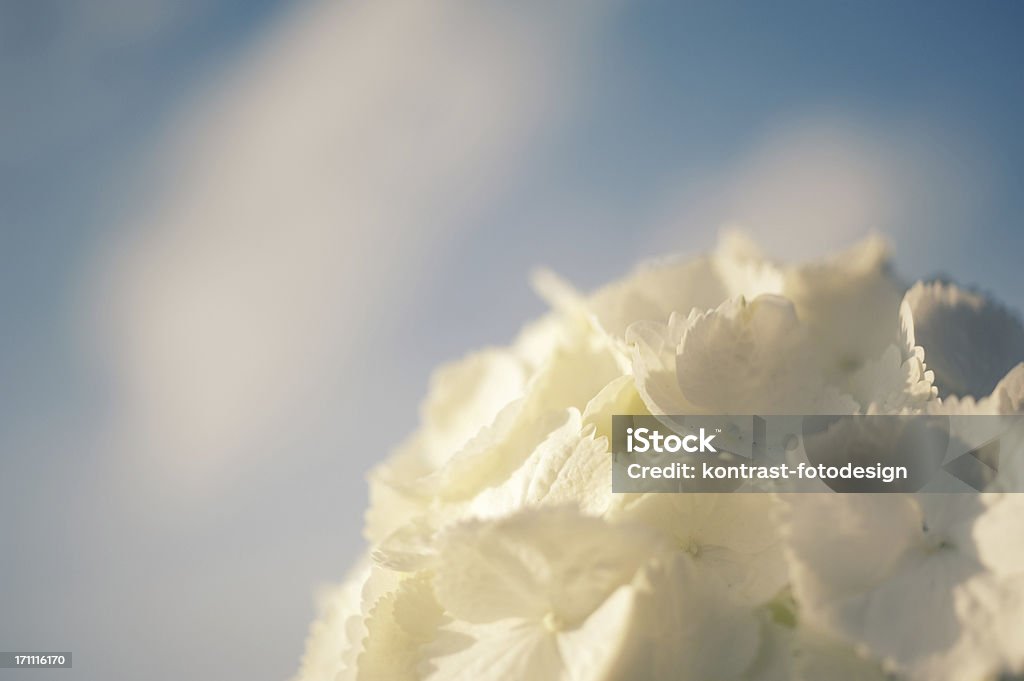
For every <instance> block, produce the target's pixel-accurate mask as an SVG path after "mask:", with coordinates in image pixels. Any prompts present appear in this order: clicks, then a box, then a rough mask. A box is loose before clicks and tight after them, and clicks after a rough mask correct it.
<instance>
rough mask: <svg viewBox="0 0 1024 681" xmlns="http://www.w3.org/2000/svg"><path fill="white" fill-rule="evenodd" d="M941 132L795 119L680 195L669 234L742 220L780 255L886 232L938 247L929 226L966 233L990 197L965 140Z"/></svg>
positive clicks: (839, 118) (670, 206)
mask: <svg viewBox="0 0 1024 681" xmlns="http://www.w3.org/2000/svg"><path fill="white" fill-rule="evenodd" d="M937 135H938V133H937V132H936V131H933V130H929V129H927V128H926V127H925V126H923V125H915V124H914V123H908V122H893V121H889V122H881V121H875V122H865V121H863V120H856V119H854V118H851V117H849V116H845V115H838V114H821V115H810V116H798V117H793V118H791V119H789V120H788V122H787V123H786V124H785V125H783V126H779V127H777V128H775V129H773V130H772V131H771V132H770V133H768V134H767V135H765V136H764V137H763V138H762V139H761V141H760V142H759V143H758V144H755V145H753V147H751V148H750V149H749V150H747V151H746V152H745V153H744V154H742V155H740V156H739V157H738V158H736V159H734V160H733V161H732V162H728V163H724V164H721V165H720V166H718V168H717V170H712V171H711V172H710V173H708V174H704V175H702V176H701V177H700V178H699V179H697V180H696V181H692V182H688V183H687V184H686V186H687V189H686V190H685V191H683V192H681V193H679V194H676V195H674V196H672V197H671V198H670V200H669V201H668V202H667V203H666V210H665V212H664V214H663V218H662V219H663V221H664V223H665V225H666V227H665V229H664V232H663V234H664V235H671V234H673V233H676V234H678V230H679V227H680V225H683V226H692V227H694V228H699V229H702V230H703V229H706V228H707V227H708V226H709V225H717V226H723V225H738V226H741V227H742V228H743V229H744V230H746V231H748V232H750V233H752V234H753V235H754V236H755V237H756V238H757V240H758V241H759V242H760V243H762V244H763V245H764V247H765V249H766V250H767V251H768V252H770V253H771V254H772V255H775V256H785V257H788V258H794V257H795V258H809V257H814V256H818V255H821V254H823V253H826V252H828V251H829V250H832V249H834V248H836V247H837V246H839V245H843V244H847V243H850V242H852V241H854V240H855V239H857V238H859V237H861V236H863V235H865V234H867V233H869V232H884V233H886V234H887V235H889V236H890V237H892V238H893V239H894V240H896V241H897V242H900V245H901V246H902V247H903V248H901V251H903V252H904V255H907V254H908V253H909V255H910V256H911V258H913V256H914V251H915V250H917V248H918V247H920V246H922V245H923V246H924V247H926V248H928V247H930V248H934V244H932V245H929V244H928V243H927V240H926V238H925V237H927V236H928V235H929V234H931V233H935V232H939V233H942V234H943V235H944V238H945V241H946V242H949V240H950V237H956V236H958V235H961V236H962V235H966V234H968V233H969V229H968V226H969V225H970V223H971V220H970V218H971V217H972V216H974V215H976V213H977V207H978V203H979V201H981V200H982V198H981V197H983V195H984V192H983V191H982V190H983V187H984V179H983V177H981V175H982V172H981V171H980V169H979V168H980V162H979V161H980V159H978V158H975V157H974V155H972V154H971V153H970V152H969V149H968V148H967V146H966V144H965V142H964V140H962V139H956V138H955V136H953V135H951V134H944V135H941V136H940V137H941V139H936V136H937ZM662 240H663V241H670V239H665V238H663V239H662ZM943 255H948V254H945V253H944V254H943ZM935 259H936V258H935V253H934V250H933V252H932V254H931V257H929V258H927V260H929V261H932V262H933V261H934V260H935ZM947 259H948V258H947ZM914 265H917V263H916V262H912V263H911V269H914Z"/></svg>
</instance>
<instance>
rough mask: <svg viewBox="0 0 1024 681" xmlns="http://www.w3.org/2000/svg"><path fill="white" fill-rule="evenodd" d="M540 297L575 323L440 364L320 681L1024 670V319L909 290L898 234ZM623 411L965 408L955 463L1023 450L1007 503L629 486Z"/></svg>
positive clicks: (951, 291) (1006, 466)
mask: <svg viewBox="0 0 1024 681" xmlns="http://www.w3.org/2000/svg"><path fill="white" fill-rule="evenodd" d="M536 285H537V288H538V289H539V291H540V293H541V294H542V295H543V297H545V298H546V299H547V300H548V301H549V302H550V303H551V306H552V308H553V309H552V311H551V312H550V313H548V314H547V315H545V316H544V317H543V318H542V319H540V320H538V321H536V322H534V323H532V324H530V325H528V326H527V327H526V328H525V329H524V331H523V332H522V333H521V334H520V335H519V337H518V338H517V339H516V340H515V341H514V342H513V343H512V344H511V345H510V346H508V347H505V348H490V349H486V350H483V351H481V352H477V353H474V354H471V355H469V356H467V357H466V358H465V359H463V360H461V361H459V362H455V363H452V364H450V365H446V366H444V367H442V368H441V369H440V370H439V371H437V372H436V373H435V374H434V377H433V378H432V380H431V385H430V393H429V395H428V397H427V399H426V400H425V401H424V403H423V407H422V410H421V415H420V416H421V423H420V427H419V428H418V429H417V430H416V432H415V433H413V434H412V435H411V436H410V437H409V438H408V439H407V440H406V441H405V443H404V444H403V445H402V446H401V447H400V448H399V450H398V451H397V452H396V453H395V454H393V455H392V456H391V457H390V458H389V459H387V460H386V461H384V462H383V463H382V464H380V465H379V466H378V467H377V468H376V469H375V470H374V472H373V473H372V474H371V476H370V494H371V503H370V508H369V510H368V512H367V519H366V531H365V534H366V537H367V539H368V540H369V542H370V544H371V546H370V548H369V552H368V554H369V557H370V560H364V563H363V564H361V565H360V567H359V568H358V569H357V570H355V571H354V572H353V573H352V575H351V576H350V577H349V578H348V580H346V582H345V583H344V584H343V585H342V586H340V587H337V588H336V589H334V590H332V591H330V592H328V594H327V596H326V600H325V602H324V603H323V605H322V608H321V615H320V616H319V619H318V621H317V622H316V623H314V625H313V627H312V628H311V630H310V636H309V638H308V640H307V646H306V654H305V655H304V656H303V660H302V664H301V668H300V671H299V674H298V676H297V677H296V681H367V680H370V681H373V680H379V681H385V680H386V681H405V680H408V681H414V680H415V681H420V680H423V679H429V680H431V681H449V680H451V679H465V680H467V681H469V680H472V681H478V680H480V681H498V680H502V681H504V680H510V681H515V680H518V679H528V680H531V681H532V680H533V679H540V680H549V679H551V680H563V679H564V680H566V681H590V680H591V679H592V680H594V681H598V680H602V681H605V680H607V681H617V680H619V679H622V680H628V681H662V680H664V681H726V680H730V679H736V680H737V681H739V680H743V681H782V680H784V679H793V680H797V681H823V680H829V681H831V680H832V679H836V680H843V681H845V680H850V679H858V680H860V679H862V680H864V681H876V680H880V679H882V678H889V679H891V678H900V679H912V680H914V681H917V680H921V681H924V680H927V681H947V680H949V681H989V680H991V679H993V678H996V677H998V676H999V675H1002V674H1008V673H1009V674H1024V549H1022V543H1021V541H1020V538H1021V537H1024V501H1021V499H1020V496H1021V495H1019V494H1013V493H1009V491H1010V490H1016V489H1024V427H1018V428H1017V429H1016V430H1014V429H1010V430H1009V431H1008V432H1003V431H1004V430H1006V429H1005V428H1004V426H1005V425H1006V424H1008V423H1009V424H1016V423H1017V422H1016V421H1010V420H1008V419H1009V418H1012V417H1014V416H1016V415H1021V414H1022V413H1024V329H1022V327H1021V325H1020V323H1019V321H1018V320H1017V319H1016V318H1015V317H1014V316H1013V315H1012V314H1011V313H1009V312H1007V311H1006V310H1005V309H1004V308H1002V307H1000V306H998V305H996V304H994V303H992V302H990V301H988V300H987V299H985V298H984V297H983V296H981V295H979V294H977V293H973V292H969V291H964V290H962V289H959V288H957V287H956V286H955V285H952V284H945V283H941V284H917V285H915V286H913V287H911V289H910V290H909V291H906V286H905V285H903V284H902V283H901V282H900V281H899V280H898V279H897V278H896V277H895V276H894V275H893V273H892V272H891V268H890V266H889V263H888V255H887V251H886V248H885V246H884V244H883V243H882V241H881V240H880V239H878V238H870V239H867V240H865V241H864V242H862V243H860V244H858V245H856V246H854V247H853V248H850V249H848V250H847V251H845V252H843V253H841V254H838V255H837V256H835V257H832V258H829V259H826V260H823V261H820V262H813V263H808V264H797V265H788V264H783V263H777V262H773V261H770V260H768V259H767V258H765V257H763V256H762V255H761V253H760V252H759V251H758V249H757V248H756V247H755V246H754V245H753V244H752V243H750V242H749V240H747V239H745V238H744V237H743V236H741V235H738V234H728V235H726V236H724V237H723V239H722V240H721V243H720V244H719V246H718V248H717V249H716V251H715V252H714V253H712V254H710V255H707V256H704V257H697V258H693V259H679V258H668V259H663V260H660V261H657V262H654V263H649V264H646V265H644V266H641V267H639V268H638V269H637V270H635V271H634V272H633V273H632V274H631V275H629V276H628V277H626V278H624V279H622V280H620V281H617V282H613V283H611V284H609V285H607V286H604V287H602V288H601V289H599V290H598V291H596V292H595V293H593V294H589V295H586V294H582V293H579V292H577V291H575V290H573V289H572V287H571V286H569V285H568V284H566V283H564V282H562V281H560V280H559V279H558V278H557V277H555V276H554V275H551V274H541V275H538V277H537V278H536ZM615 414H633V415H638V416H651V415H654V416H656V417H658V418H661V419H663V420H664V419H666V417H667V416H671V415H675V414H678V415H699V414H705V415H723V416H729V415H737V416H745V415H750V414H760V415H771V414H791V415H797V414H914V415H929V416H931V417H946V416H948V417H950V424H951V428H952V431H951V435H952V437H951V438H950V443H951V444H950V445H949V449H948V451H947V452H946V459H944V460H943V461H942V465H947V464H949V463H950V461H952V459H951V458H950V457H957V456H960V455H961V454H963V452H962V451H960V449H963V445H965V444H967V443H970V445H971V446H973V445H974V444H975V443H985V442H988V441H989V440H991V439H992V438H993V437H994V435H996V434H999V435H1000V440H999V446H1000V447H1001V450H1000V452H999V454H1000V461H999V475H998V477H995V476H993V477H994V481H993V482H992V483H991V485H990V487H988V488H987V489H988V490H990V491H988V492H986V493H985V494H976V493H972V494H934V493H925V492H922V493H916V494H878V495H855V494H821V495H819V494H789V495H781V494H780V495H771V494H763V493H736V494H613V493H612V492H611V475H612V466H613V461H612V454H611V450H612V447H611V444H610V443H611V442H612V438H613V433H612V428H611V422H612V416H613V415H615ZM986 414H987V415H991V417H992V418H994V419H995V420H985V419H982V418H974V417H975V416H979V415H986ZM969 416H970V417H972V418H967V417H969ZM1000 418H1003V419H1004V420H999V419H1000ZM1017 425H1018V426H1019V425H1020V424H1017ZM1000 429H1002V430H1000ZM725 436H728V437H734V436H738V437H744V436H745V433H743V432H741V433H739V434H738V435H737V434H736V433H733V432H732V431H729V432H728V433H727V434H725V435H723V437H725ZM770 437H776V436H774V435H772V436H770ZM784 438H785V436H784V435H782V434H780V435H778V436H777V439H778V441H776V440H769V441H768V442H766V443H765V444H766V446H767V448H768V449H769V450H770V451H786V452H789V447H788V443H787V442H785V441H783V439H784ZM958 447H959V448H960V449H957V448H958ZM780 448H781V449H780ZM787 456H795V454H791V453H790V454H787ZM933 488H934V489H942V490H948V489H963V490H967V489H969V487H968V485H967V484H966V483H963V482H962V481H958V479H957V478H955V477H954V476H952V475H946V474H945V473H942V472H940V473H939V474H937V475H936V476H935V484H934V486H933V487H929V488H926V489H933ZM745 489H747V490H748V491H749V490H750V489H752V488H751V487H747V488H745ZM893 675H895V677H894V676H893Z"/></svg>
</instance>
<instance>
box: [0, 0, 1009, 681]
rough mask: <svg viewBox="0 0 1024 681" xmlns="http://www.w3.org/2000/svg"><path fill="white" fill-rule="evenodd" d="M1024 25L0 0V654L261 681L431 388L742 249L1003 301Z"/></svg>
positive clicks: (293, 660)
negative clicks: (371, 479)
mask: <svg viewBox="0 0 1024 681" xmlns="http://www.w3.org/2000/svg"><path fill="white" fill-rule="evenodd" d="M1022 27H1024V5H1021V4H1020V3H1014V2H976V3H945V2H936V3H927V4H924V3H883V2H867V3H818V2H787V3H731V2H725V3H710V2H709V3H669V2H635V3H628V4H627V3H624V2H583V1H578V2H573V1H570V2H564V3H545V2H534V1H533V0H528V1H527V2H518V3H511V2H509V3H499V2H489V1H485V2H469V1H458V0H442V2H436V3H424V2H414V1H412V0H409V1H399V2H390V1H388V2H326V1H324V2H300V3H285V2H278V1H276V0H258V1H254V0H91V1H90V2H56V1H52V0H2V2H0V123H2V128H0V313H2V317H0V319H2V321H0V324H2V326H0V649H2V650H70V651H73V653H74V669H73V670H70V671H67V670H65V671H49V672H15V671H12V670H0V677H2V678H8V677H9V678H15V677H17V678H21V676H24V675H27V674H34V675H38V676H40V677H41V678H55V679H56V678H78V679H148V680H150V681H158V680H161V679H174V680H176V681H177V680H179V679H183V678H196V679H284V678H287V677H288V676H289V675H290V674H291V673H292V671H293V670H294V669H295V667H296V665H297V661H298V657H299V654H300V652H301V650H302V642H303V639H304V637H305V635H306V629H307V625H308V623H309V621H310V620H311V618H312V616H313V591H314V588H315V587H316V585H317V584H320V583H323V582H328V581H336V580H338V579H340V577H341V576H342V575H343V574H344V572H345V570H346V567H347V566H348V565H349V563H350V562H351V561H353V560H354V559H355V557H356V556H357V554H358V552H359V551H360V550H361V548H362V544H361V539H360V528H361V522H362V511H363V508H364V506H365V503H366V492H365V486H364V480H363V476H364V474H365V472H366V471H367V470H368V469H369V468H370V467H371V466H372V465H373V464H375V463H376V462H378V461H380V460H381V458H382V457H383V456H384V455H385V454H386V452H387V450H388V449H389V448H390V447H391V446H392V445H394V444H395V443H397V442H398V441H399V440H400V439H402V438H403V437H404V436H405V435H406V434H407V433H408V432H409V431H410V430H411V429H412V428H413V427H414V426H415V424H416V421H417V411H416V410H417V404H418V402H419V400H420V399H421V397H422V396H423V395H424V393H425V391H426V387H427V380H428V376H429V373H430V371H431V369H432V368H433V367H435V366H436V365H438V364H439V363H440V362H442V361H445V360H449V359H453V358H456V357H458V356H460V355H461V354H463V353H465V352H466V351H468V350H471V349H474V348H478V347H480V346H484V345H487V344H498V343H504V342H507V341H508V340H510V339H511V337H512V336H513V334H514V333H515V332H516V330H517V329H518V328H519V326H520V325H521V324H522V323H523V322H525V321H526V320H528V319H529V318H531V317H534V316H536V315H538V314H540V313H541V312H542V311H543V305H542V303H541V302H540V301H539V300H538V299H537V298H536V297H535V296H534V294H533V293H532V292H531V290H530V288H529V285H528V275H529V273H530V271H531V270H532V269H533V268H535V267H537V266H540V265H545V266H549V267H551V268H553V269H554V270H555V271H557V272H559V273H561V274H563V275H564V276H565V277H566V278H568V279H569V280H570V281H571V282H573V283H574V284H576V285H578V286H580V287H582V288H590V287H593V286H595V285H597V284H599V283H602V282H604V281H607V280H609V279H611V278H613V277H615V276H617V275H620V274H622V273H624V272H626V271H627V270H629V269H630V268H631V267H632V266H633V264H634V263H635V261H637V260H638V259H640V258H642V257H645V256H651V255H657V254H661V253H664V252H667V251H684V252H699V251H705V250H708V249H709V248H711V247H712V246H713V245H714V243H715V240H716V236H717V233H718V231H719V229H720V228H721V227H722V226H723V225H743V226H746V227H747V229H748V230H749V231H750V233H751V234H752V235H753V236H754V237H755V238H756V239H757V240H759V241H760V242H761V243H762V245H763V246H764V247H765V249H766V250H767V251H768V252H769V253H771V254H773V255H777V256H780V257H786V258H805V257H811V256H814V255H817V254H821V253H825V252H828V251H830V250H833V249H835V248H836V247H838V246H841V245H844V244H847V243H850V242H851V241H853V240H854V239H856V238H857V237H858V236H861V235H863V234H866V233H868V232H869V231H878V232H881V233H883V234H886V235H888V237H889V238H890V241H891V243H892V244H893V246H894V248H895V262H896V264H897V266H898V267H899V270H900V272H901V273H902V274H903V275H904V276H905V277H906V278H908V279H915V278H918V277H924V276H934V275H937V274H941V275H948V276H952V277H955V278H957V279H959V280H961V281H963V282H965V283H968V284H975V285H979V286H981V287H983V288H984V289H985V290H987V291H990V292H992V293H994V294H995V295H996V296H997V297H999V298H1001V299H1002V300H1003V301H1005V302H1007V303H1009V304H1010V305H1013V306H1015V307H1017V308H1018V309H1019V308H1020V307H1021V306H1022V305H1024V288H1022V287H1021V285H1020V281H1021V278H1020V277H1021V275H1020V267H1021V257H1022V253H1024V229H1022V227H1021V215H1022V213H1024V192H1022V191H1021V189H1022V187H1021V182H1022V179H1021V178H1024V135H1022V134H1021V132H1020V125H1021V121H1022V120H1024V41H1021V40H1020V33H1021V29H1022Z"/></svg>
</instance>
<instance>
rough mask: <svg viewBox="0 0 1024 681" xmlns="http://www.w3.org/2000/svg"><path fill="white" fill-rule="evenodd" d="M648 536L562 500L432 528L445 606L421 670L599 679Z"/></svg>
mask: <svg viewBox="0 0 1024 681" xmlns="http://www.w3.org/2000/svg"><path fill="white" fill-rule="evenodd" d="M656 546H657V544H656V540H655V538H654V537H653V536H651V535H649V534H647V533H644V532H643V531H638V530H637V529H636V528H620V527H615V526H612V525H609V524H607V523H605V522H604V521H602V520H598V519H596V518H589V517H586V516H580V515H578V514H577V513H575V512H572V511H569V510H565V509H550V510H544V511H526V512H521V513H519V514H517V515H514V516H510V517H509V518H507V519H505V520H500V521H470V522H468V523H465V524H462V525H458V526H456V527H454V528H452V529H451V530H448V531H447V532H445V533H444V534H443V535H442V538H441V548H440V556H441V558H440V561H439V564H438V567H437V576H436V580H435V581H436V589H437V596H438V601H439V602H440V603H441V604H442V606H443V607H444V609H445V611H446V612H447V613H449V614H450V615H451V621H449V622H448V623H447V624H446V625H445V627H444V630H443V632H442V633H441V635H440V636H438V638H437V639H436V641H435V642H434V644H432V646H431V648H430V649H429V650H428V651H427V652H428V653H429V656H430V658H429V659H430V666H431V667H432V670H431V671H430V673H429V674H428V675H427V677H426V678H432V679H460V680H463V679H464V680H465V681H475V680H477V679H481V678H495V679H551V680H552V681H555V680H558V679H566V680H568V679H573V680H574V681H575V680H580V681H582V680H584V679H601V678H604V677H605V675H606V674H607V673H609V671H610V670H612V668H613V667H614V665H615V664H616V662H617V660H618V657H619V653H620V651H621V650H623V649H624V648H625V646H626V645H627V644H628V635H629V632H630V628H631V626H632V624H633V618H634V616H635V615H634V612H635V608H636V599H637V593H636V588H635V587H634V585H633V582H634V580H635V579H636V577H637V575H638V573H639V571H640V569H641V568H642V567H643V566H644V565H645V564H646V563H647V562H648V561H649V560H650V558H651V557H652V556H653V554H654V551H655V549H656Z"/></svg>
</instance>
